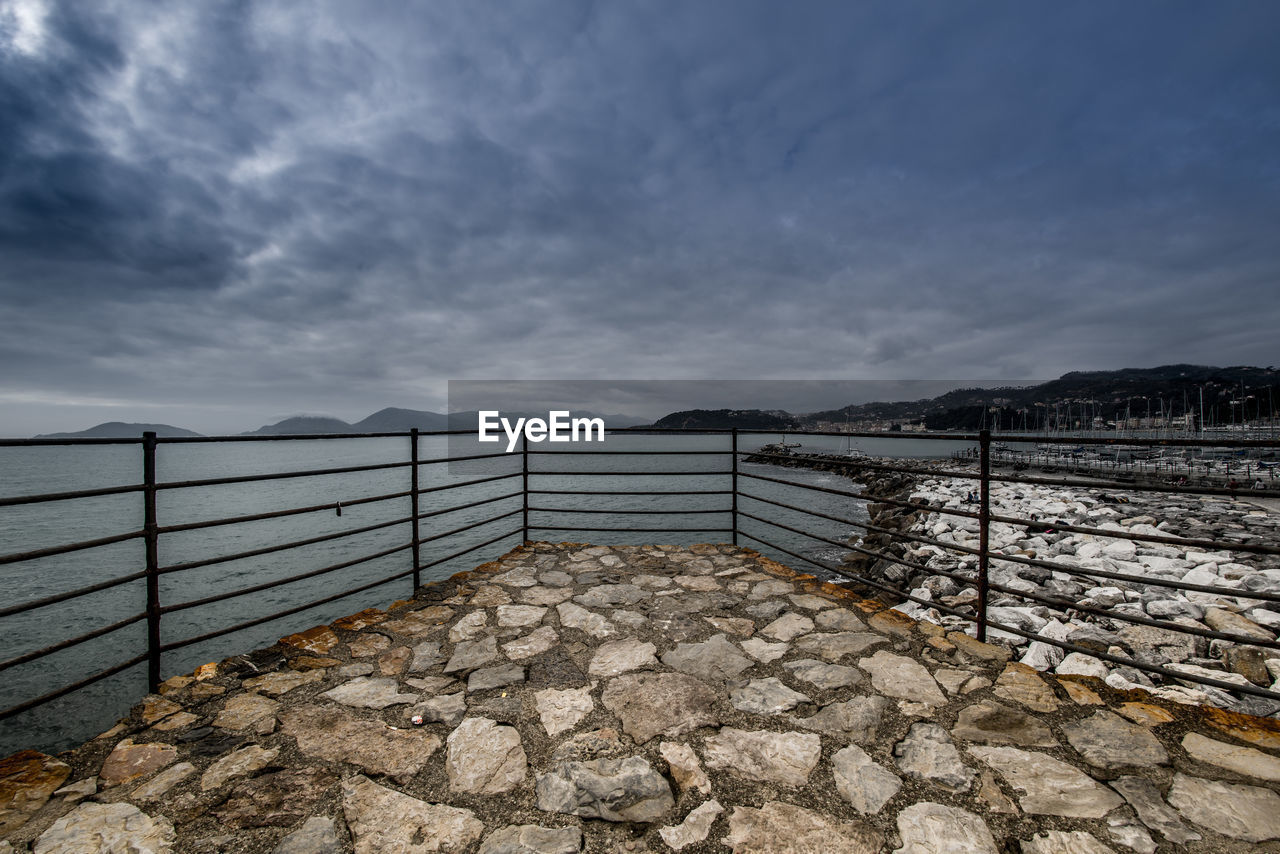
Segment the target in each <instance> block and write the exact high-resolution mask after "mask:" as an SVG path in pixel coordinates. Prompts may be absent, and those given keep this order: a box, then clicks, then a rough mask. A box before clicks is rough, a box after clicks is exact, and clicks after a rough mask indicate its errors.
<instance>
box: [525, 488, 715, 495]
mask: <svg viewBox="0 0 1280 854" xmlns="http://www.w3.org/2000/svg"><path fill="white" fill-rule="evenodd" d="M529 494H530V495H733V490H732V489H687V490H683V491H681V492H675V491H673V490H670V489H668V490H666V491H658V492H627V491H624V490H620V489H530V490H529Z"/></svg>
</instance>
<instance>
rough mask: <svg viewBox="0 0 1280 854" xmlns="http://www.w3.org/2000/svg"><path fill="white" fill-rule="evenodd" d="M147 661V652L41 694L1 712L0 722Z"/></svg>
mask: <svg viewBox="0 0 1280 854" xmlns="http://www.w3.org/2000/svg"><path fill="white" fill-rule="evenodd" d="M146 660H147V653H145V652H144V653H142V654H141V655H135V656H134V657H133V658H131V659H129V660H128V661H125V662H122V663H120V664H117V665H115V666H114V667H109V668H107V669H106V670H102V671H99V672H97V673H95V674H93V675H92V676H87V677H85V678H84V679H81V680H79V681H78V682H72V683H71V684H70V685H64V686H63V687H61V688H59V689H57V690H56V691H50V692H49V693H47V694H41V695H40V696H39V697H36V698H34V699H31V700H27V701H26V702H25V703H19V704H18V705H16V706H10V707H9V708H7V709H5V710H4V711H2V712H0V721H2V720H5V719H7V718H11V717H13V716H14V715H20V714H22V713H23V712H25V711H28V710H30V709H34V708H35V707H36V706H42V705H44V704H45V703H48V702H51V701H53V700H56V699H58V698H59V697H63V696H66V695H67V694H70V693H71V692H73V691H79V690H80V689H81V688H86V687H88V686H89V685H92V684H93V683H94V682H99V681H101V680H103V679H106V678H107V677H109V676H115V675H116V674H117V673H119V672H120V671H122V670H128V669H129V668H130V667H133V666H134V665H137V664H141V663H142V662H144V661H146Z"/></svg>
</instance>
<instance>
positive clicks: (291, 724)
mask: <svg viewBox="0 0 1280 854" xmlns="http://www.w3.org/2000/svg"><path fill="white" fill-rule="evenodd" d="M280 718H281V729H282V731H283V732H284V734H285V735H288V736H292V737H293V738H294V739H295V740H296V742H297V745H298V750H299V751H301V752H302V753H303V754H304V755H306V756H310V757H312V758H315V759H321V760H324V761H327V762H348V763H350V764H352V765H355V766H357V767H359V768H362V769H363V770H365V771H367V772H369V773H370V774H380V775H383V776H387V777H395V778H398V779H409V778H411V777H412V776H413V775H414V774H416V773H418V771H419V770H421V769H422V767H423V766H424V765H426V763H427V760H428V759H430V758H431V756H432V755H433V754H434V753H435V752H436V751H437V750H439V749H440V744H441V741H440V737H439V736H438V735H435V734H434V733H424V732H418V731H414V730H407V729H398V728H395V727H391V726H388V725H387V724H385V723H383V722H382V721H380V720H366V719H364V718H358V717H356V716H355V715H354V714H352V713H351V712H348V711H347V710H345V709H340V708H333V707H322V706H312V705H309V706H299V707H297V708H294V709H289V710H287V711H285V712H284V713H282V714H281V716H280Z"/></svg>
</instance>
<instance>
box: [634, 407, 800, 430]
mask: <svg viewBox="0 0 1280 854" xmlns="http://www.w3.org/2000/svg"><path fill="white" fill-rule="evenodd" d="M799 425H800V422H799V421H798V420H797V419H796V417H795V416H794V415H791V414H790V413H788V412H783V411H782V410H780V409H773V410H763V409H687V410H684V411H682V412H672V413H671V414H670V415H664V416H663V417H661V418H659V419H658V420H657V421H655V422H654V424H653V426H654V427H659V428H667V429H672V428H676V429H679V428H684V429H689V428H696V429H700V430H731V429H733V428H734V427H737V428H739V429H742V430H794V429H796V428H797V427H798V426H799Z"/></svg>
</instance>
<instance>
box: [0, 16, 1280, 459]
mask: <svg viewBox="0 0 1280 854" xmlns="http://www.w3.org/2000/svg"><path fill="white" fill-rule="evenodd" d="M1277 44H1280V4H1277V3H1275V2H1270V0H1264V2H1233V3H1205V2H1194V3H1177V2H1167V1H1166V0H1161V2H1152V3H1143V2H1128V1H1127V2H1123V3H1107V2H1081V3H1063V2H1061V0H1053V2H1023V0H1017V2H1009V3H994V2H966V3H953V2H942V0H938V2H928V3H915V2H903V0H891V2H883V3H867V2H857V3H850V2H843V0H842V2H836V3H829V4H824V3H819V2H804V3H790V2H781V0H777V2H770V3H749V2H743V0H726V2H709V0H699V2H683V1H682V2H670V3H662V2H653V0H644V2H612V3H599V4H596V3H580V2H563V0H547V2H541V3H523V2H520V3H517V2H510V3H488V2H476V0H464V2H455V3H450V2H429V3H419V2H412V3H403V4H397V3H391V2H376V3H373V2H354V0H351V2H341V3H327V4H326V3H312V2H307V3H277V2H253V3H214V2H208V3H205V2H201V3H165V4H154V5H153V4H150V3H146V2H138V0H129V2H121V3H111V2H101V0H95V2H91V3H90V2H68V3H66V4H58V3H49V2H36V0H0V435H30V434H32V433H35V432H44V431H51V430H76V429H82V428H85V427H89V426H90V425H92V424H95V423H98V422H101V421H108V420H121V421H159V422H166V423H171V424H177V425H179V426H185V427H189V428H191V429H195V430H199V431H201V432H238V431H241V430H246V429H252V428H254V427H257V426H259V425H261V424H264V423H268V422H271V421H275V420H278V419H279V418H282V417H284V416H287V415H292V414H299V413H312V414H315V413H324V414H331V415H335V416H338V417H343V418H347V419H349V420H357V419H359V418H361V417H363V416H364V415H367V414H368V413H370V412H372V411H373V410H375V409H379V408H381V407H383V406H391V405H394V406H403V407H409V408H417V409H436V410H443V409H444V408H445V406H446V401H445V395H446V384H445V381H447V380H449V379H609V378H617V379H691V378H742V379H747V378H752V379H754V378H763V379H773V378H802V379H824V378H839V379H906V378H915V379H940V378H941V379H959V380H964V379H966V378H974V377H982V378H995V379H1001V378H1003V379H1011V380H1012V379H1027V378H1049V377H1054V376H1057V375H1059V374H1061V373H1064V372H1066V371H1069V370H1081V369H1106V368H1119V367H1149V366H1154V365H1159V364H1166V363H1170V362H1194V363H1199V364H1217V365H1228V364H1257V365H1269V364H1273V363H1277V362H1280V357H1278V356H1280V347H1278V346H1277V329H1278V328H1280V297H1277V296H1276V294H1277V293H1278V292H1280V286H1278V285H1280V282H1278V281H1277V279H1278V278H1280V231H1278V229H1280V50H1277V47H1276V46H1277ZM847 402H849V401H840V400H833V401H830V402H829V405H831V406H838V405H841V404H843V403H847ZM740 405H742V406H752V405H760V406H770V405H774V404H773V403H772V402H771V401H742V402H741V404H740ZM637 414H647V415H655V416H656V415H661V414H662V413H661V412H656V413H648V412H645V413H637Z"/></svg>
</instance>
